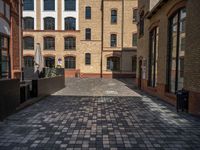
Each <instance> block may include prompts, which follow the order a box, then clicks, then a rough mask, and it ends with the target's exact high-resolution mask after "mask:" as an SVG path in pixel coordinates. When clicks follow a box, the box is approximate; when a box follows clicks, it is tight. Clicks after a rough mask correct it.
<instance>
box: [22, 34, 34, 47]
mask: <svg viewBox="0 0 200 150" xmlns="http://www.w3.org/2000/svg"><path fill="white" fill-rule="evenodd" d="M23 43H24V49H26V50H34V38H33V37H30V36H27V37H24V38H23Z"/></svg>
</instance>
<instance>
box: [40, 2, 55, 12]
mask: <svg viewBox="0 0 200 150" xmlns="http://www.w3.org/2000/svg"><path fill="white" fill-rule="evenodd" d="M45 1H49V0H43V10H44V11H55V9H56V4H55V3H56V1H55V0H51V1H54V3H52V5H53V8H50V6H48V8H45V4H47V5H50V4H51V3H50V2H45ZM49 8H50V9H49Z"/></svg>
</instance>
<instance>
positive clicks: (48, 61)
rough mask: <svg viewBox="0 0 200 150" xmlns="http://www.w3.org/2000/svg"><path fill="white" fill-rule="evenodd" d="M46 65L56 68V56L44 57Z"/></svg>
mask: <svg viewBox="0 0 200 150" xmlns="http://www.w3.org/2000/svg"><path fill="white" fill-rule="evenodd" d="M44 64H45V67H49V68H55V57H53V56H52V57H45V58H44Z"/></svg>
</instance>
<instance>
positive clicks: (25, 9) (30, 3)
mask: <svg viewBox="0 0 200 150" xmlns="http://www.w3.org/2000/svg"><path fill="white" fill-rule="evenodd" d="M25 1H32V2H29V4H28V5H29V6H32V7H31V8H28V9H27V8H25V5H26V2H25ZM34 3H35V2H34V0H24V2H23V10H24V11H34V9H35V8H34V7H35V6H34Z"/></svg>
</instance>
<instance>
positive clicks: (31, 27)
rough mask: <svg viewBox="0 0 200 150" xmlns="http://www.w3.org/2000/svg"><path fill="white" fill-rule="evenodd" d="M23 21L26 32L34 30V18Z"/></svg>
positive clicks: (26, 18)
mask: <svg viewBox="0 0 200 150" xmlns="http://www.w3.org/2000/svg"><path fill="white" fill-rule="evenodd" d="M23 20H24V29H25V30H34V18H32V17H25V18H24V19H23Z"/></svg>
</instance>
